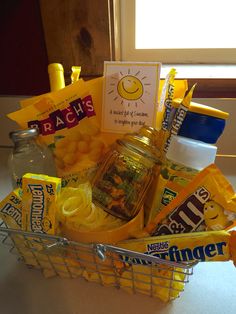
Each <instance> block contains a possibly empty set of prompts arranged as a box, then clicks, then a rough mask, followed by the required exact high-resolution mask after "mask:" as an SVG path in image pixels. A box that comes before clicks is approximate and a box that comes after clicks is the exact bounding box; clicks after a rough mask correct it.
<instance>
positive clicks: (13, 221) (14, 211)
mask: <svg viewBox="0 0 236 314" xmlns="http://www.w3.org/2000/svg"><path fill="white" fill-rule="evenodd" d="M21 211H22V200H21V190H20V189H16V190H14V191H12V192H11V193H10V194H9V195H7V196H6V197H5V198H4V199H3V200H2V201H1V202H0V218H2V220H3V221H4V222H5V223H6V225H7V226H8V228H13V229H21V225H22V219H21V214H22V213H21Z"/></svg>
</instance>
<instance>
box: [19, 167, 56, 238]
mask: <svg viewBox="0 0 236 314" xmlns="http://www.w3.org/2000/svg"><path fill="white" fill-rule="evenodd" d="M22 189H23V198H22V204H23V208H22V229H23V230H25V231H30V232H37V233H47V234H55V233H56V209H57V207H56V201H57V196H58V194H59V193H60V189H61V179H60V178H54V177H49V176H46V175H37V174H31V173H27V174H25V175H24V176H23V178H22Z"/></svg>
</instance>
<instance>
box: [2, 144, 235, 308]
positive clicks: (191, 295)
mask: <svg viewBox="0 0 236 314" xmlns="http://www.w3.org/2000/svg"><path fill="white" fill-rule="evenodd" d="M8 153H9V149H6V148H1V149H0V196H1V198H0V199H2V198H3V197H4V196H6V195H7V194H8V192H10V190H11V187H10V179H9V176H8V173H7V168H6V160H7V156H8ZM230 179H231V182H232V180H233V181H234V182H232V183H235V182H236V180H235V177H234V176H232V173H231V177H230ZM0 261H1V266H0V313H1V314H16V313H17V314H39V313H40V314H41V313H44V314H48V313H50V314H60V313H63V314H70V313H72V314H76V313H79V314H82V313H83V314H94V313H96V314H102V313H104V314H106V313H109V314H111V313H112V314H121V313H124V314H126V313H127V314H128V313H130V314H131V313H132V314H133V313H135V314H144V313H145V314H154V313H173V314H178V313H181V314H211V313H212V314H224V313H227V314H231V313H232V314H233V313H236V285H235V283H236V269H235V267H234V266H233V264H232V263H231V262H225V263H219V262H218V263H217V262H216V263H199V264H198V265H197V266H196V267H195V268H194V275H193V276H191V277H190V282H189V283H188V284H187V285H186V287H185V291H184V292H183V293H182V294H181V296H180V298H178V299H176V300H174V301H172V302H170V303H167V304H165V303H163V302H161V301H159V300H158V299H154V298H151V297H148V296H145V295H141V294H136V295H131V294H128V293H126V292H124V291H122V290H118V289H116V288H112V287H102V286H100V285H98V284H95V283H89V282H86V281H85V280H84V279H82V278H77V279H60V278H57V277H55V278H51V279H45V278H44V277H43V275H42V274H41V273H40V272H39V271H37V270H34V269H28V268H26V266H25V265H24V264H22V263H21V262H19V261H17V257H16V256H15V255H12V254H11V253H9V252H8V250H7V248H6V247H5V246H4V245H3V244H0Z"/></svg>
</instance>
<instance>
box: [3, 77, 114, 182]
mask: <svg viewBox="0 0 236 314" xmlns="http://www.w3.org/2000/svg"><path fill="white" fill-rule="evenodd" d="M102 83H103V78H98V79H94V80H91V81H88V82H84V81H83V80H78V81H77V82H75V83H74V84H71V85H68V86H67V87H65V88H63V89H61V90H59V91H57V92H51V93H49V94H47V95H46V97H43V98H40V100H38V98H36V102H35V98H33V99H32V103H31V104H29V103H30V102H29V100H28V104H27V106H26V107H24V108H22V109H21V110H18V111H16V112H14V113H11V114H9V115H8V117H9V118H10V119H12V120H15V121H16V122H17V123H18V124H19V126H20V127H21V128H27V127H38V128H39V130H40V140H41V141H43V142H44V143H46V144H47V145H48V146H50V148H52V150H53V154H54V157H55V162H56V165H57V170H58V176H60V177H65V176H69V175H71V174H80V178H81V180H82V178H83V177H84V179H85V180H86V179H87V177H89V176H90V174H91V172H92V171H93V169H94V168H96V166H97V163H98V162H99V160H100V158H101V157H102V155H103V154H104V152H105V150H106V146H107V142H109V141H111V142H112V141H113V139H111V136H110V135H109V136H105V135H102V134H101V132H100V121H101V104H102Z"/></svg>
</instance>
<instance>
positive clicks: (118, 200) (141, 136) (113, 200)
mask: <svg viewBox="0 0 236 314" xmlns="http://www.w3.org/2000/svg"><path fill="white" fill-rule="evenodd" d="M155 136H156V131H155V129H153V128H151V127H147V126H144V127H142V128H141V129H140V130H139V132H137V133H129V134H125V135H124V136H123V137H122V138H121V139H118V140H117V141H116V142H115V144H114V145H113V147H112V149H111V150H110V151H109V153H108V154H107V156H106V158H105V159H104V161H103V163H102V164H101V166H100V167H99V169H98V171H97V174H96V176H95V178H94V181H93V201H94V202H95V204H96V205H97V206H100V207H102V208H103V209H104V210H105V211H107V212H109V213H110V214H112V215H114V216H116V217H119V218H122V219H125V220H130V219H132V218H133V217H134V216H135V215H136V214H137V213H138V212H139V210H140V209H141V206H142V205H143V201H144V197H145V193H146V191H147V189H148V187H149V185H150V183H151V180H152V176H153V168H154V166H155V165H157V164H159V163H160V161H159V160H160V159H159V157H160V154H159V151H158V150H157V148H156V147H155V139H156V138H155Z"/></svg>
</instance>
